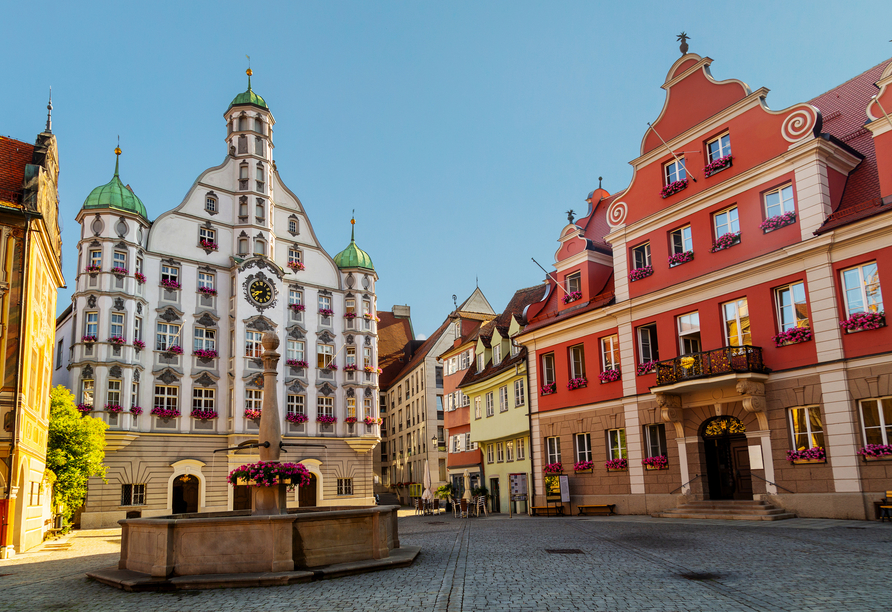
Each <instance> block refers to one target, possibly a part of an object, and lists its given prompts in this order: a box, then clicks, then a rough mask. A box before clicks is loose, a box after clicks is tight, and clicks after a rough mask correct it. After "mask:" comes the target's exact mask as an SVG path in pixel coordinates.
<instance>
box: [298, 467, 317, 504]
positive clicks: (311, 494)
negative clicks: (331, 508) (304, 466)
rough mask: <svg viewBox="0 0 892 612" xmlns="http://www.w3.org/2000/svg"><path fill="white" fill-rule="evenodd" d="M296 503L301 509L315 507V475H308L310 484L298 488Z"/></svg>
mask: <svg viewBox="0 0 892 612" xmlns="http://www.w3.org/2000/svg"><path fill="white" fill-rule="evenodd" d="M297 503H298V504H300V507H301V508H313V507H315V506H316V475H315V474H310V483H309V484H308V485H307V486H305V487H300V488H299V489H298V492H297Z"/></svg>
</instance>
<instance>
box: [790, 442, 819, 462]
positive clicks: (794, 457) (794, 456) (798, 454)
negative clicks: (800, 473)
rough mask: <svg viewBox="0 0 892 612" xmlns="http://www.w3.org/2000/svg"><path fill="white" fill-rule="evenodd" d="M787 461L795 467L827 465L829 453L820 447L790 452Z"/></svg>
mask: <svg viewBox="0 0 892 612" xmlns="http://www.w3.org/2000/svg"><path fill="white" fill-rule="evenodd" d="M787 461H789V462H790V463H792V464H794V465H796V464H800V463H827V453H826V452H824V449H823V448H821V447H820V446H813V447H812V448H805V449H802V450H788V451H787Z"/></svg>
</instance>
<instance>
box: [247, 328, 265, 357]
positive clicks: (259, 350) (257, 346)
mask: <svg viewBox="0 0 892 612" xmlns="http://www.w3.org/2000/svg"><path fill="white" fill-rule="evenodd" d="M262 340H263V332H259V331H252V330H250V329H246V330H245V357H250V358H252V359H258V358H260V357H262V356H263V345H262V344H261V341H262Z"/></svg>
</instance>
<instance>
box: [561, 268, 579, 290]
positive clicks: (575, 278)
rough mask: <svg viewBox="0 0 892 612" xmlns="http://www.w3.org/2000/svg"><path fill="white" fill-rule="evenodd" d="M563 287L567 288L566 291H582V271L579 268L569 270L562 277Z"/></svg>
mask: <svg viewBox="0 0 892 612" xmlns="http://www.w3.org/2000/svg"><path fill="white" fill-rule="evenodd" d="M564 287H565V288H566V290H567V293H568V294H569V293H573V292H575V291H580V292H581V291H582V272H580V271H579V270H577V271H575V272H571V273H570V274H568V275H567V276H565V277H564Z"/></svg>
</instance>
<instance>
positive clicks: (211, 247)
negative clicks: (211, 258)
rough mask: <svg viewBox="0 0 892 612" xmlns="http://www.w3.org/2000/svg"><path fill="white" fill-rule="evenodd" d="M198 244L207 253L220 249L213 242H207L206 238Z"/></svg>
mask: <svg viewBox="0 0 892 612" xmlns="http://www.w3.org/2000/svg"><path fill="white" fill-rule="evenodd" d="M198 244H200V245H201V248H203V249H204V250H206V251H216V250H217V249H218V248H220V247H219V245H218V244H217V243H216V242H214V241H213V240H205V239H204V238H202V239H201V240H199V241H198Z"/></svg>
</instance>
